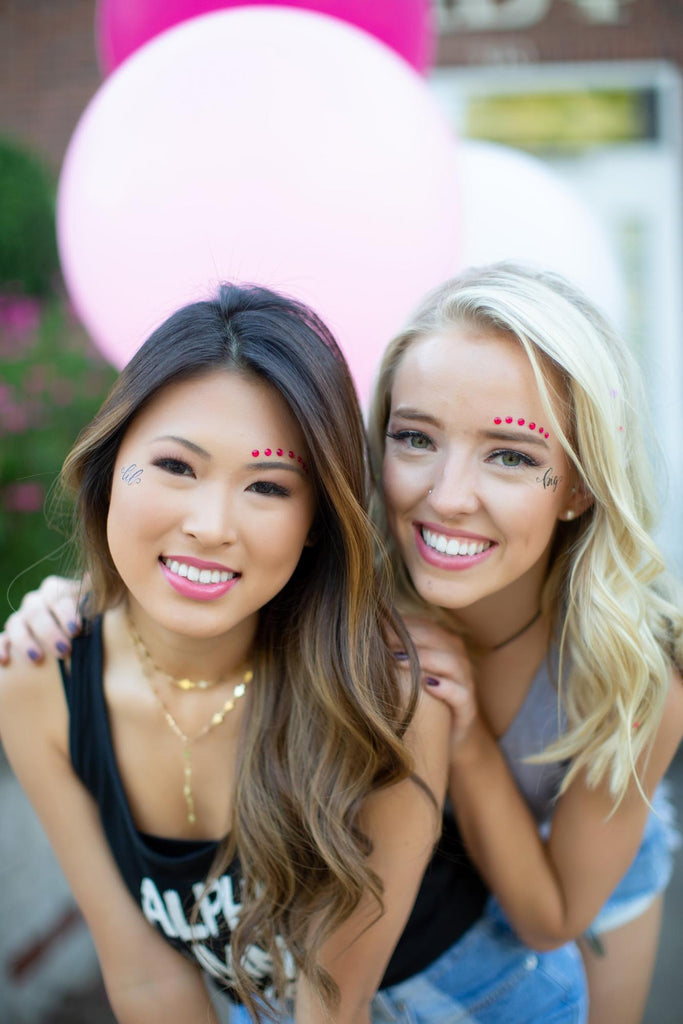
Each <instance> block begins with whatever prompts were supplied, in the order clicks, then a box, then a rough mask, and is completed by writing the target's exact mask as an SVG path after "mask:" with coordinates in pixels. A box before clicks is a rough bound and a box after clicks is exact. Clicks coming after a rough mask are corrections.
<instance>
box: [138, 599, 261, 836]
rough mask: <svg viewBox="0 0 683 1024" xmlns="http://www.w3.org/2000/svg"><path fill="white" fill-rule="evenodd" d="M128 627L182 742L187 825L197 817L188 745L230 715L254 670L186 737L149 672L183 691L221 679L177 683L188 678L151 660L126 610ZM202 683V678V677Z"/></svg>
mask: <svg viewBox="0 0 683 1024" xmlns="http://www.w3.org/2000/svg"><path fill="white" fill-rule="evenodd" d="M128 628H129V630H130V635H131V638H132V640H133V646H134V648H135V653H136V655H137V658H138V661H139V662H140V665H141V667H142V672H143V675H144V677H145V679H146V680H147V683H148V684H149V688H150V690H151V691H152V694H153V696H154V698H155V700H156V702H157V704H158V705H159V707H160V708H161V711H162V713H163V716H164V719H165V720H166V724H167V725H168V727H169V729H170V730H171V732H172V733H173V734H174V735H175V736H177V737H178V739H179V740H180V741H181V743H182V744H183V797H184V798H185V805H186V807H187V820H188V822H189V823H190V825H194V824H195V822H196V820H197V816H196V813H195V806H194V794H193V792H192V749H191V748H192V744H193V743H196V742H197V740H201V739H202V738H203V737H204V736H206V735H207V734H208V733H209V732H211V730H212V729H215V727H216V726H217V725H221V724H222V723H223V721H224V719H225V717H226V715H228V714H230V712H231V711H232V710H233V708H234V707H235V704H236V703H237V701H238V700H239V699H240V697H243V696H244V694H245V693H246V691H247V686H248V685H249V683H250V682H251V681H252V679H253V678H254V673H253V671H252V670H251V669H250V668H248V669H247V670H246V672H245V673H244V674H243V676H242V681H241V682H239V683H236V684H235V686H234V687H233V691H232V695H231V696H230V697H229V698H228V699H227V700H226V701H225V702H224V703H223V705H222V706H221V707H220V708H219V709H218V711H214V713H213V714H212V715H211V718H210V719H209V721H208V722H207V723H206V725H203V726H202V728H201V729H200V730H199V732H196V733H194V734H193V735H192V736H188V734H187V733H186V732H184V730H183V729H181V728H180V726H179V725H178V723H177V721H176V720H175V718H174V717H173V715H172V714H171V712H170V711H169V709H168V707H167V706H166V703H165V702H164V700H163V698H162V696H161V694H160V693H159V691H158V690H157V688H156V686H155V685H154V681H153V672H154V671H156V672H158V673H159V674H160V675H163V676H167V677H168V678H169V679H170V680H171V681H172V682H174V683H176V685H180V688H181V689H184V690H190V689H194V688H195V686H196V687H197V688H198V689H202V690H206V689H208V688H209V687H211V686H216V685H218V682H222V680H217V682H216V683H205V685H203V686H202V685H201V683H196V684H195V683H191V684H190V685H189V686H182V685H181V684H182V683H183V682H187V683H190V680H189V679H187V680H180V681H178V680H176V679H174V678H173V676H171V675H169V673H168V672H164V670H163V669H160V668H159V667H158V666H157V665H155V663H154V662H153V660H152V656H151V655H150V653H149V651H148V650H147V647H146V645H145V642H144V641H143V639H142V637H141V636H140V634H139V633H138V631H137V630H136V628H135V626H134V625H133V620H132V618H131V616H130V613H129V614H128ZM202 682H204V681H203V680H202Z"/></svg>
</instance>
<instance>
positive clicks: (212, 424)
mask: <svg viewBox="0 0 683 1024" xmlns="http://www.w3.org/2000/svg"><path fill="white" fill-rule="evenodd" d="M183 432H185V433H187V436H193V435H194V434H195V433H200V434H201V436H202V437H203V438H204V439H205V440H206V439H207V438H208V439H210V438H212V437H213V438H215V440H216V442H217V443H225V442H226V441H228V440H231V441H243V442H244V443H245V444H247V445H253V444H254V443H255V442H256V441H259V442H260V443H264V444H265V443H269V442H270V443H273V444H276V443H279V444H283V445H284V444H289V445H290V446H291V445H293V444H295V443H296V444H297V445H298V447H299V448H301V447H303V440H304V438H303V431H302V429H301V426H300V425H299V423H298V421H297V420H296V419H295V417H294V415H293V414H292V412H291V410H290V408H289V406H288V405H287V403H286V402H285V400H284V398H283V397H282V396H281V395H280V393H279V392H278V391H276V390H275V388H274V387H273V386H272V385H270V384H268V383H266V382H265V381H262V380H259V379H258V378H256V377H249V376H245V375H244V374H241V373H238V372H235V371H230V370H214V371H211V372H210V373H206V374H202V375H201V376H198V377H191V378H189V379H187V380H180V381H174V382H172V383H170V384H167V385H166V386H165V387H163V388H162V389H161V390H160V391H159V392H158V393H157V394H155V395H154V396H153V397H152V398H151V399H150V400H149V401H148V402H147V403H146V404H145V406H144V407H143V408H142V410H141V411H140V412H139V413H138V415H137V416H136V417H135V419H134V420H133V421H132V423H131V425H130V427H129V428H128V432H127V434H126V437H127V438H128V437H129V436H130V435H135V436H137V437H140V438H142V437H145V438H147V437H150V436H153V435H156V434H157V433H159V434H165V433H172V434H178V433H183Z"/></svg>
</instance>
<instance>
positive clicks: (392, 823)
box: [296, 695, 450, 1024]
mask: <svg viewBox="0 0 683 1024" xmlns="http://www.w3.org/2000/svg"><path fill="white" fill-rule="evenodd" d="M434 708H439V712H440V713H439V714H437V715H435V714H434V713H433V709H434ZM444 711H446V714H445V715H444V714H443V712H444ZM449 729H450V714H449V713H448V712H447V709H446V708H444V707H443V706H442V705H438V704H437V703H436V701H430V700H428V699H427V698H426V697H425V696H424V695H423V696H422V697H421V699H420V702H419V705H418V709H417V711H416V714H415V718H414V720H413V722H412V724H411V727H410V729H409V734H408V736H407V741H408V743H409V745H410V747H411V749H412V751H413V755H414V758H415V770H416V773H417V774H418V775H419V776H420V778H421V779H422V780H423V781H424V782H425V783H426V784H427V785H428V786H429V787H430V788H431V791H432V793H433V795H434V798H435V800H436V804H437V806H434V804H433V803H432V802H431V800H429V798H428V797H427V795H426V794H425V793H424V792H423V790H422V789H421V788H420V787H419V786H418V785H417V784H416V783H415V782H414V781H412V780H404V781H403V782H400V783H398V784H397V785H395V786H391V787H388V788H387V789H385V790H381V791H379V792H377V793H375V794H373V795H372V796H371V797H370V798H369V800H368V801H367V803H366V806H365V808H364V828H365V830H366V832H367V833H368V834H369V836H370V838H371V840H372V842H373V852H372V854H371V855H370V858H369V860H370V865H371V867H372V868H373V869H374V870H375V871H376V872H377V874H378V875H379V876H380V878H381V879H382V881H383V883H384V895H383V901H384V914H383V915H382V916H381V917H380V918H379V920H375V918H376V917H377V907H376V905H374V904H371V903H370V901H369V900H368V901H366V902H364V903H363V904H362V905H361V906H360V907H359V908H358V910H357V911H356V912H355V913H354V914H353V915H352V917H351V918H350V919H349V920H348V921H346V922H345V923H344V924H343V925H342V927H341V928H339V929H338V930H337V932H336V933H335V934H334V935H333V936H332V937H331V938H330V940H329V941H328V942H327V943H326V944H325V946H324V947H323V949H322V951H321V962H322V964H323V966H324V967H325V968H326V969H327V970H328V971H329V972H330V973H331V975H332V977H333V978H334V979H335V981H336V983H337V985H338V986H339V989H340V993H341V1001H340V1005H339V1007H338V1009H337V1011H336V1012H335V1013H333V1014H332V1015H331V1016H329V1015H328V1014H327V1012H326V1011H325V1010H324V1009H323V1007H322V1005H321V1002H320V998H319V997H318V996H317V994H316V993H315V991H314V990H313V988H312V986H311V985H310V984H309V983H308V981H307V980H306V978H300V980H299V984H298V991H297V1001H296V1021H297V1024H323V1022H324V1024H330V1022H333V1024H370V1003H371V1001H372V998H373V996H374V994H375V992H376V991H377V988H378V986H379V983H380V981H381V979H382V975H383V974H384V971H385V969H386V965H387V963H388V961H389V958H390V956H391V953H392V951H393V949H394V946H395V945H396V943H397V941H398V939H399V937H400V935H401V932H402V931H403V929H404V927H405V924H406V922H407V920H408V916H409V914H410V911H411V909H412V906H413V903H414V901H415V897H416V895H417V890H418V888H419V885H420V882H421V879H422V875H423V872H424V869H425V867H426V865H427V863H428V861H429V858H430V856H431V853H432V850H433V847H434V844H435V842H436V840H437V838H438V834H439V829H440V823H441V813H440V809H441V806H442V803H443V798H444V796H445V788H446V771H447V757H448V736H449ZM373 922H374V923H373Z"/></svg>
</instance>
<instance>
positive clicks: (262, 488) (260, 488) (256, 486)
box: [247, 480, 292, 498]
mask: <svg viewBox="0 0 683 1024" xmlns="http://www.w3.org/2000/svg"><path fill="white" fill-rule="evenodd" d="M247 490H249V491H253V492H254V493H255V494H266V495H268V494H272V495H274V496H275V497H279V498H288V497H289V495H290V494H291V493H292V492H291V491H290V490H289V488H288V487H283V486H282V484H276V483H274V482H273V481H272V480H257V481H256V483H253V484H250V485H249V487H248V488H247Z"/></svg>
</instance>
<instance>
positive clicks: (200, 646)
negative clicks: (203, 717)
mask: <svg viewBox="0 0 683 1024" xmlns="http://www.w3.org/2000/svg"><path fill="white" fill-rule="evenodd" d="M122 613H123V617H124V624H125V620H126V616H128V615H129V616H130V621H131V623H132V624H133V627H134V629H135V631H136V632H137V633H138V635H139V637H140V639H141V640H142V642H143V643H144V645H145V647H146V648H147V650H148V651H149V654H150V656H151V658H152V660H153V661H154V663H155V664H156V665H158V666H159V668H161V669H162V670H163V671H164V672H167V673H168V675H170V676H173V677H175V678H181V677H184V676H185V677H187V678H189V679H194V680H196V679H200V678H201V679H205V680H209V681H212V682H213V681H217V680H220V679H227V678H230V677H232V676H234V675H235V674H238V673H241V672H243V671H244V670H245V668H246V667H248V665H249V664H250V662H251V651H252V647H253V642H254V636H255V633H256V625H257V619H256V617H254V618H253V620H252V619H248V620H245V621H244V622H242V623H239V624H238V625H237V626H235V627H233V629H231V630H228V631H227V632H225V633H218V634H216V635H208V636H207V635H201V634H200V635H197V633H195V634H194V635H193V634H192V633H190V632H189V627H185V628H188V632H183V631H181V630H182V624H181V623H180V622H179V623H178V626H177V627H175V623H174V622H172V621H171V622H168V623H165V622H164V623H161V622H159V621H158V620H156V619H154V618H152V617H150V616H149V615H148V614H147V612H146V611H145V610H144V609H143V608H142V606H141V605H139V604H138V603H137V602H136V601H135V600H134V599H133V598H129V605H128V609H127V610H126V608H125V606H124V607H123V608H122Z"/></svg>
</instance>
